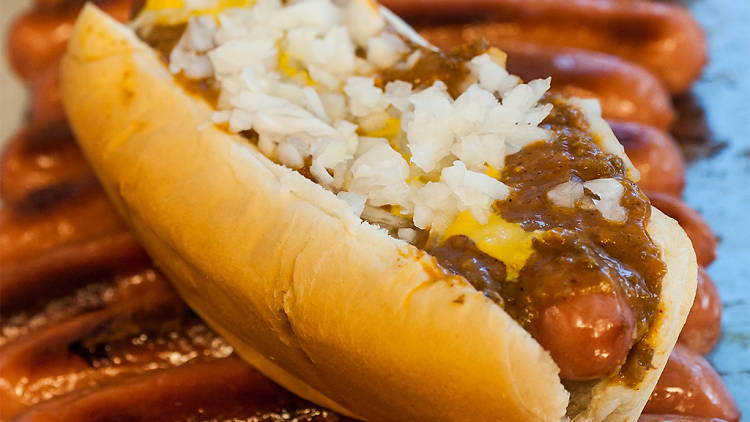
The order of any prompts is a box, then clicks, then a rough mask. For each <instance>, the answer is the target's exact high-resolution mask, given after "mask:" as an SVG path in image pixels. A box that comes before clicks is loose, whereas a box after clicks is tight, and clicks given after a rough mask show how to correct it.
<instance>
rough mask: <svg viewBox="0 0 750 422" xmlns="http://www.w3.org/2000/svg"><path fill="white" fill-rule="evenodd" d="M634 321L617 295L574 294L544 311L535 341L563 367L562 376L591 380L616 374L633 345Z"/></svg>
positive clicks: (561, 369)
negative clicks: (614, 372)
mask: <svg viewBox="0 0 750 422" xmlns="http://www.w3.org/2000/svg"><path fill="white" fill-rule="evenodd" d="M634 330H635V318H634V316H633V313H632V311H631V310H630V308H629V307H628V305H627V304H626V303H625V302H624V301H623V300H620V299H619V298H618V297H616V296H614V295H607V294H601V293H595V294H589V295H575V296H573V297H570V298H568V299H566V300H563V301H560V302H558V303H555V304H553V305H551V306H548V307H547V308H546V309H544V310H542V311H541V313H540V315H539V318H538V319H537V321H536V327H535V332H536V336H535V337H536V339H537V341H539V344H541V345H542V347H544V348H545V349H546V350H548V351H549V352H550V354H551V355H552V359H554V361H555V363H557V365H558V366H559V367H560V377H561V378H563V379H569V380H588V379H596V378H600V377H602V376H606V375H608V374H610V373H612V372H613V371H615V370H616V369H617V368H618V367H619V366H620V365H621V364H622V363H623V362H625V359H626V358H627V355H628V351H629V350H630V348H631V346H632V345H633V333H634Z"/></svg>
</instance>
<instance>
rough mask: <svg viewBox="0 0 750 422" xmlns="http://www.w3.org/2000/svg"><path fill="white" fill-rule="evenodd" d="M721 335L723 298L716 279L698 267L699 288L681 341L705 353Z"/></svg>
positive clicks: (696, 350) (698, 351) (694, 349)
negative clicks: (715, 282) (715, 281)
mask: <svg viewBox="0 0 750 422" xmlns="http://www.w3.org/2000/svg"><path fill="white" fill-rule="evenodd" d="M720 335H721V298H720V297H719V291H718V290H717V289H716V284H714V281H713V280H712V279H711V277H709V275H708V274H706V270H704V269H703V267H698V288H697V290H696V292H695V302H693V307H692V308H690V314H688V318H687V322H685V326H684V327H682V332H681V333H680V338H679V340H678V341H679V342H680V343H682V344H684V345H685V346H686V347H689V348H690V349H691V350H693V351H694V352H697V353H700V354H702V355H705V354H706V353H708V352H710V351H711V349H713V347H714V345H715V344H716V342H717V341H718V340H719V336H720Z"/></svg>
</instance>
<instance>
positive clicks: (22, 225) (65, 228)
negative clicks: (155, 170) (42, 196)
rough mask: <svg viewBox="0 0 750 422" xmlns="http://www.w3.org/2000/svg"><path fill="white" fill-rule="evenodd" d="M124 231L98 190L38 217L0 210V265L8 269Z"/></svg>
mask: <svg viewBox="0 0 750 422" xmlns="http://www.w3.org/2000/svg"><path fill="white" fill-rule="evenodd" d="M92 222H96V224H92ZM125 231H127V229H126V228H125V226H124V224H123V223H122V221H121V220H120V218H119V217H118V216H117V214H116V213H115V211H114V209H113V208H112V205H110V203H109V201H108V200H107V197H106V196H105V195H104V193H103V192H102V191H101V190H100V189H98V188H95V189H91V190H90V191H89V192H86V193H84V194H82V195H80V196H78V197H77V198H75V200H74V201H70V202H68V203H64V204H57V206H55V207H53V208H51V209H46V210H45V211H44V212H40V213H31V214H26V213H19V212H18V211H17V210H16V212H14V210H12V209H9V208H4V209H2V210H0V265H2V266H7V265H9V264H10V263H12V262H14V261H16V260H20V259H22V258H27V257H30V256H34V255H36V254H39V253H41V252H43V251H45V250H49V249H51V248H55V247H58V246H60V245H63V244H72V243H77V242H83V241H86V240H90V239H96V238H99V237H101V236H104V235H108V234H113V233H122V232H125Z"/></svg>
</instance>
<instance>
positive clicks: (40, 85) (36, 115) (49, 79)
mask: <svg viewBox="0 0 750 422" xmlns="http://www.w3.org/2000/svg"><path fill="white" fill-rule="evenodd" d="M64 120H65V112H64V111H63V107H62V99H61V98H60V66H59V63H55V64H53V65H52V66H50V67H48V68H47V69H45V70H43V71H42V72H41V73H40V74H39V76H38V77H37V78H35V79H34V82H33V83H32V85H31V110H30V116H29V124H30V125H33V126H44V125H54V124H56V122H59V121H64Z"/></svg>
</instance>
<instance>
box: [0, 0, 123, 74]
mask: <svg viewBox="0 0 750 422" xmlns="http://www.w3.org/2000/svg"><path fill="white" fill-rule="evenodd" d="M130 1H131V0H108V1H103V2H100V4H99V5H100V6H101V8H102V9H103V10H104V11H105V12H107V13H109V14H110V15H112V16H113V17H114V18H115V19H117V20H120V21H122V22H125V21H127V20H128V19H129V18H130ZM78 10H79V7H72V8H63V9H62V10H59V11H58V12H55V13H50V11H48V10H35V11H31V12H28V13H26V14H24V15H22V16H21V17H19V18H18V19H17V20H16V21H15V22H14V23H13V25H12V26H11V28H10V33H9V36H8V46H7V48H8V58H9V60H10V63H11V65H12V66H13V69H14V70H15V71H16V72H17V73H18V75H19V76H20V77H21V78H22V79H24V80H26V81H28V82H31V81H33V80H34V79H35V78H36V77H37V76H39V75H40V74H41V73H42V72H43V71H44V70H45V69H47V68H48V67H50V66H53V65H54V64H55V63H56V62H57V61H58V60H59V59H60V57H61V56H62V54H63V53H64V52H65V46H66V44H67V41H68V38H70V35H71V33H72V31H73V24H74V23H75V20H76V17H77V16H78Z"/></svg>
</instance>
